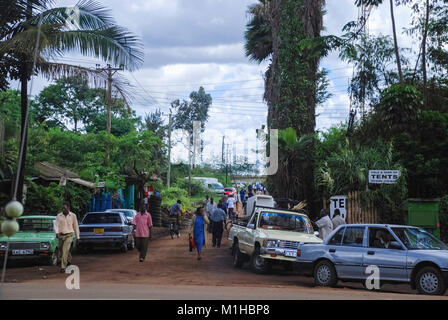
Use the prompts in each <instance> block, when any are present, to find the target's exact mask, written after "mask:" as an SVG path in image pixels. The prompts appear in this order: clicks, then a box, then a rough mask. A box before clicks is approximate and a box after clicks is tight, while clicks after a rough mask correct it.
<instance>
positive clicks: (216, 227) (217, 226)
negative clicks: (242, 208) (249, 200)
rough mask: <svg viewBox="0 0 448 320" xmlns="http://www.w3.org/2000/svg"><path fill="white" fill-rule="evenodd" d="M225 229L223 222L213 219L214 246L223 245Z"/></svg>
mask: <svg viewBox="0 0 448 320" xmlns="http://www.w3.org/2000/svg"><path fill="white" fill-rule="evenodd" d="M223 230H224V227H223V222H222V221H220V222H215V221H212V233H213V234H212V244H213V246H218V247H220V246H221V239H222V232H223Z"/></svg>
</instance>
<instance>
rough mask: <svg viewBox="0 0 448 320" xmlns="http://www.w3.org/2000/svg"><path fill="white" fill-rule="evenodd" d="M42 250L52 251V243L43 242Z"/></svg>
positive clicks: (41, 244)
mask: <svg viewBox="0 0 448 320" xmlns="http://www.w3.org/2000/svg"><path fill="white" fill-rule="evenodd" d="M40 249H41V250H48V249H50V243H49V242H41V243H40Z"/></svg>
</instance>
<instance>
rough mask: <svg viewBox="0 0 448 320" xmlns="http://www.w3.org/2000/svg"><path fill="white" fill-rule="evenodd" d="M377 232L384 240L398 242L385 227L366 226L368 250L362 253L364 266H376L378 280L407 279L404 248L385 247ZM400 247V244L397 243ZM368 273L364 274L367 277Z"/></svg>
mask: <svg viewBox="0 0 448 320" xmlns="http://www.w3.org/2000/svg"><path fill="white" fill-rule="evenodd" d="M378 234H383V235H384V237H388V238H389V239H385V240H386V242H387V240H389V242H392V241H395V242H397V243H398V244H399V242H398V241H397V239H396V238H395V236H394V235H393V233H391V232H390V231H389V229H388V228H386V227H369V228H368V250H367V251H366V252H365V253H364V259H363V261H364V262H363V263H364V268H367V267H368V266H371V265H373V266H377V267H378V268H379V271H380V280H381V279H382V280H393V281H407V278H408V277H407V272H406V260H407V252H406V250H405V249H404V248H401V249H397V248H393V249H392V248H386V247H385V245H384V244H383V243H382V242H381V241H380V239H379V237H378V236H377V235H378ZM399 245H400V247H401V244H399ZM367 276H368V275H366V277H367Z"/></svg>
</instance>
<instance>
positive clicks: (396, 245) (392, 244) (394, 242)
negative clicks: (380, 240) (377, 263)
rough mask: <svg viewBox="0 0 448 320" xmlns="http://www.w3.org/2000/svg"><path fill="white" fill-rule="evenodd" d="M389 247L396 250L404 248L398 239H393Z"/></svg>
mask: <svg viewBox="0 0 448 320" xmlns="http://www.w3.org/2000/svg"><path fill="white" fill-rule="evenodd" d="M389 249H395V250H403V247H402V246H401V245H400V243H399V242H398V241H391V242H390V245H389Z"/></svg>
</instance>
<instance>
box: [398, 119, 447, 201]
mask: <svg viewBox="0 0 448 320" xmlns="http://www.w3.org/2000/svg"><path fill="white" fill-rule="evenodd" d="M395 146H396V148H397V155H396V157H397V158H399V159H401V161H402V163H403V165H404V166H405V167H406V168H407V170H408V185H409V196H410V197H412V198H425V197H427V198H437V197H440V196H443V195H444V194H447V193H448V181H447V179H446V177H447V176H448V152H447V150H448V113H441V112H439V111H422V112H421V113H420V116H419V118H418V120H417V121H415V122H413V123H412V125H411V124H410V125H409V126H408V127H407V128H406V130H403V131H402V132H400V133H399V134H397V135H396V136H395Z"/></svg>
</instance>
